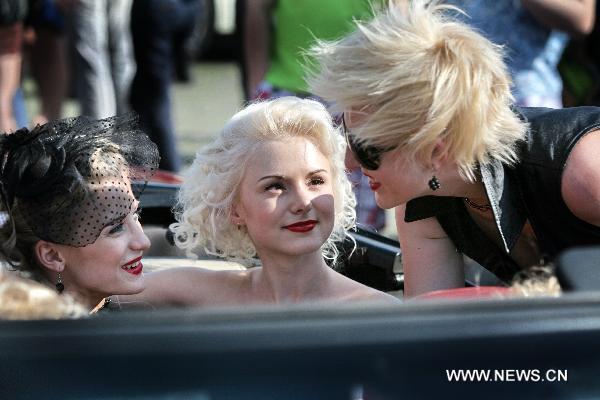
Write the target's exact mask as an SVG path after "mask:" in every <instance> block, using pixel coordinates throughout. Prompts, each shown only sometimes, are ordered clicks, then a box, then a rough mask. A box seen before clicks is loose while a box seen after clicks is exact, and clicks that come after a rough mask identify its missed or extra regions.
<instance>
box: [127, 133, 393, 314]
mask: <svg viewBox="0 0 600 400" xmlns="http://www.w3.org/2000/svg"><path fill="white" fill-rule="evenodd" d="M245 171H246V172H245V174H244V177H243V179H242V182H241V184H240V189H239V195H238V200H237V201H236V202H235V204H234V205H233V210H232V216H231V223H232V224H235V225H238V226H240V227H242V229H247V231H248V233H249V235H250V237H251V239H252V241H253V243H254V245H255V246H256V249H257V252H258V254H259V256H260V260H261V263H262V267H257V268H251V269H249V270H245V271H209V270H204V269H201V268H176V269H171V270H166V271H160V272H155V273H151V274H147V275H146V289H145V290H144V291H143V292H142V293H141V294H139V295H135V296H119V301H121V302H146V303H149V304H153V305H171V306H214V305H247V304H287V303H299V302H338V303H341V302H345V301H358V300H362V301H387V302H397V301H398V300H397V299H396V298H394V297H392V296H390V295H388V294H385V293H383V292H379V291H377V290H374V289H372V288H369V287H367V286H364V285H362V284H360V283H358V282H355V281H353V280H351V279H349V278H347V277H345V276H343V275H341V274H340V273H338V272H336V271H334V270H333V269H331V268H330V267H328V266H327V264H326V263H325V261H324V259H323V255H322V253H321V246H322V245H323V243H324V242H325V240H326V239H327V238H328V237H329V235H330V233H331V229H332V228H333V218H334V216H333V187H332V183H331V179H332V178H331V172H330V164H329V161H328V160H327V158H326V157H325V156H324V155H323V154H322V153H321V152H320V151H319V150H318V148H317V147H316V146H315V145H314V144H313V143H312V142H310V141H309V140H308V139H306V138H302V137H295V138H287V139H284V140H278V141H269V142H267V143H266V144H264V145H262V146H261V147H260V148H259V150H258V152H257V153H256V154H255V155H254V156H253V157H252V158H251V160H250V162H249V163H248V165H247V166H246V168H245ZM301 221H316V223H315V224H314V228H313V229H311V230H310V231H308V232H293V231H290V230H289V229H287V228H285V226H289V225H290V224H294V223H297V222H301Z"/></svg>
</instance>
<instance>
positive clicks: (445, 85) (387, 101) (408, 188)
mask: <svg viewBox="0 0 600 400" xmlns="http://www.w3.org/2000/svg"><path fill="white" fill-rule="evenodd" d="M398 3H400V2H398ZM452 10H453V12H454V11H456V10H455V9H452ZM448 11H450V10H449V7H447V6H443V5H440V4H438V3H437V2H426V1H419V0H415V1H411V2H410V3H409V5H408V7H406V8H404V9H401V8H400V7H397V6H394V5H393V4H392V5H390V7H389V8H388V9H387V10H386V11H384V12H382V13H381V14H380V15H378V16H376V17H375V19H374V20H373V21H371V22H369V23H364V24H363V23H359V24H358V29H357V31H355V33H353V34H351V35H350V36H348V37H346V38H344V39H341V40H339V41H337V42H331V43H325V42H322V43H320V44H319V45H318V46H317V47H316V48H314V49H313V53H314V55H315V56H316V58H317V60H318V62H319V70H318V72H317V73H316V74H314V76H313V77H312V78H311V86H312V90H313V92H314V93H315V94H316V95H318V96H321V97H323V98H324V99H325V100H327V101H331V102H333V103H334V104H335V105H336V107H337V108H338V110H339V111H341V112H343V113H344V114H343V115H344V122H345V126H346V130H347V132H346V134H347V138H348V141H349V143H350V146H351V148H352V150H353V152H354V155H355V157H356V158H357V159H358V161H359V162H360V163H361V165H362V170H363V173H364V174H365V175H367V176H368V177H369V179H370V184H371V189H372V190H373V191H374V192H375V196H376V199H377V202H378V204H379V205H380V206H381V207H383V208H393V207H396V220H397V229H398V235H399V238H400V244H401V247H402V250H403V261H404V272H405V294H406V295H407V296H415V295H419V294H421V293H424V292H428V291H433V290H439V289H446V288H453V287H460V286H463V284H464V272H463V257H462V255H463V254H466V255H468V256H470V257H471V258H473V259H475V260H476V261H478V262H479V263H480V264H482V265H484V266H485V267H486V268H488V269H490V270H491V271H492V272H494V273H495V274H496V275H498V276H499V277H500V278H502V279H504V280H505V281H507V282H510V279H511V278H512V276H513V275H514V274H515V273H516V272H517V271H519V270H521V269H522V268H525V267H528V266H531V265H534V264H536V263H538V262H539V260H540V259H541V258H550V259H551V258H553V257H554V256H555V255H556V254H557V253H558V252H560V251H561V250H563V249H565V248H568V247H571V246H577V245H585V244H599V243H600V168H598V162H597V154H596V153H597V152H598V149H600V133H598V130H597V129H598V127H599V126H600V109H598V108H592V107H585V108H574V109H565V110H552V109H539V108H538V109H532V108H521V109H518V108H515V107H514V106H513V98H512V96H511V92H510V87H511V80H510V77H509V75H508V73H507V69H506V66H505V64H504V61H503V54H502V48H500V47H499V46H496V45H494V44H493V43H491V42H489V41H488V40H486V39H485V38H484V37H483V36H481V35H480V34H479V33H477V32H475V31H474V30H473V29H471V28H469V27H468V26H466V25H464V24H462V23H460V22H457V21H456V20H453V19H452V17H450V16H449V15H450V14H451V13H449V12H448Z"/></svg>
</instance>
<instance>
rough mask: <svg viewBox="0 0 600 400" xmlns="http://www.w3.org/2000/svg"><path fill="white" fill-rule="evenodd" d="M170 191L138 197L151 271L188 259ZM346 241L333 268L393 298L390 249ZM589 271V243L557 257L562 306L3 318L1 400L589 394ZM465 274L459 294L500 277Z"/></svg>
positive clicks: (503, 303) (594, 334)
mask: <svg viewBox="0 0 600 400" xmlns="http://www.w3.org/2000/svg"><path fill="white" fill-rule="evenodd" d="M176 190H177V185H176V184H166V183H154V184H150V185H149V186H148V188H147V189H146V192H145V194H144V196H143V197H142V206H143V208H144V211H143V220H144V223H145V224H146V226H145V228H146V229H147V230H148V231H149V232H150V231H151V236H152V240H153V247H154V250H153V253H152V254H151V255H150V257H149V261H148V263H151V264H153V267H154V268H168V267H169V266H170V265H190V260H187V259H183V258H182V257H183V256H182V255H181V253H178V251H177V250H176V249H175V248H173V247H172V246H171V245H170V244H169V236H168V233H167V232H168V231H167V229H166V227H167V226H168V224H169V223H170V222H171V218H172V217H171V212H170V208H171V206H172V204H173V201H174V199H175V194H176ZM355 238H356V240H357V242H358V247H359V249H358V251H356V252H355V254H354V255H353V256H352V257H350V258H349V259H348V260H346V262H345V264H344V266H343V268H344V273H346V274H348V275H349V276H352V277H354V278H355V279H357V280H360V281H362V282H365V283H367V284H369V285H371V286H373V287H377V288H379V289H382V290H386V291H390V292H394V293H396V294H401V290H402V283H403V276H402V263H401V258H402V257H401V251H400V249H399V247H398V243H397V242H395V241H393V240H390V239H386V238H383V237H380V236H378V235H376V234H372V233H367V232H362V231H358V232H356V233H355ZM207 261H211V262H214V263H216V264H218V263H219V261H217V260H207ZM223 265H224V267H230V266H226V265H225V264H223ZM599 266H600V251H599V250H598V249H594V248H588V249H577V250H573V251H570V252H569V253H566V254H565V255H563V256H562V257H561V258H560V260H559V266H558V272H559V277H560V279H561V283H562V285H563V288H565V293H564V295H563V296H561V297H560V298H536V299H525V298H519V299H517V298H512V299H506V298H503V299H500V298H485V299H474V298H464V297H462V298H459V297H455V298H452V299H448V298H445V299H440V298H436V299H431V300H428V301H407V302H405V303H404V304H400V305H387V306H383V305H379V306H375V305H367V304H365V305H360V306H357V305H343V306H315V305H298V306H285V307H283V306H270V307H242V308H221V309H210V310H191V309H188V310H180V309H177V310H175V309H174V310H154V311H153V310H140V311H129V310H128V311H124V312H116V313H106V314H105V315H99V316H97V317H94V318H89V319H82V320H62V321H51V320H42V321H2V322H0V354H1V356H0V357H1V358H0V360H1V362H0V399H54V398H56V399H175V400H178V399H202V400H204V399H327V400H333V399H399V398H406V399H413V398H419V399H420V398H492V399H495V398H498V399H505V398H544V399H545V398H558V399H561V398H572V399H587V398H590V399H592V398H599V397H600V382H599V380H598V376H600V292H599V291H598V289H599V288H600V279H599V277H600V274H597V273H595V272H596V271H595V269H597V268H598V267H599ZM231 267H234V266H231ZM467 275H468V279H467V282H466V285H467V286H472V285H493V284H495V283H497V281H496V280H495V277H494V276H493V275H491V274H490V273H487V272H486V271H483V270H481V268H476V267H474V268H473V269H472V270H470V271H469V273H468V274H467Z"/></svg>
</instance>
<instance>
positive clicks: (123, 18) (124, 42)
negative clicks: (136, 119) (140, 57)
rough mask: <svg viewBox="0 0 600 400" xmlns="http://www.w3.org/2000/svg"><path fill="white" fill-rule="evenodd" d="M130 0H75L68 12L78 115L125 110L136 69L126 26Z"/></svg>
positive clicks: (96, 114) (102, 114) (100, 115)
mask: <svg viewBox="0 0 600 400" xmlns="http://www.w3.org/2000/svg"><path fill="white" fill-rule="evenodd" d="M131 3H132V0H78V2H77V4H76V5H75V7H74V8H73V10H72V13H71V17H72V20H71V24H72V29H71V33H72V41H73V43H72V45H73V48H74V58H75V59H74V66H75V74H74V78H75V82H74V83H75V88H76V94H77V99H78V101H79V104H80V106H81V112H80V113H81V114H82V115H87V116H89V117H92V118H97V119H99V118H106V117H110V116H113V115H116V114H123V113H125V112H127V111H128V109H129V104H128V101H127V96H128V94H129V86H130V85H131V79H132V78H133V74H134V71H135V65H134V62H133V50H132V47H131V34H130V28H129V22H130V16H131Z"/></svg>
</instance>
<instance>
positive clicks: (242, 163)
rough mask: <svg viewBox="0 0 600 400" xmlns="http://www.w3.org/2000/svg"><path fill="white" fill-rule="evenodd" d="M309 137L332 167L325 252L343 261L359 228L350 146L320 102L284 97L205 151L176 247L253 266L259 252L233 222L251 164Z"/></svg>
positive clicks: (189, 187)
mask: <svg viewBox="0 0 600 400" xmlns="http://www.w3.org/2000/svg"><path fill="white" fill-rule="evenodd" d="M290 137H305V138H307V139H309V140H310V141H311V142H312V143H314V144H315V146H316V147H317V148H318V149H319V150H320V151H321V152H322V153H323V155H324V156H325V157H326V158H327V159H328V160H329V162H330V164H331V171H330V173H331V177H332V181H333V182H332V186H333V191H334V197H335V198H334V208H335V220H334V227H333V231H332V233H331V235H330V237H329V239H328V240H327V241H326V242H325V243H324V245H323V247H322V251H323V256H324V257H325V258H327V259H331V260H334V261H335V259H336V258H337V256H338V250H337V248H336V246H335V243H336V242H339V241H342V240H343V239H344V238H345V237H346V231H347V230H348V229H350V228H352V227H354V225H355V220H356V212H355V211H354V206H355V205H356V201H355V198H354V194H353V193H352V187H351V184H350V182H349V180H348V178H347V176H346V174H345V171H344V154H345V142H344V140H343V137H342V135H341V134H340V132H338V130H337V129H336V128H335V127H334V126H333V124H332V119H331V116H330V114H329V113H328V112H327V110H326V109H325V107H324V106H323V105H322V104H321V103H319V102H317V101H314V100H307V99H299V98H296V97H283V98H279V99H275V100H270V101H265V102H257V103H253V104H250V105H249V106H247V107H246V108H245V109H243V110H242V111H240V112H238V113H237V114H236V115H234V116H233V118H231V120H230V121H229V122H228V123H227V124H226V125H225V127H224V128H223V130H222V131H221V132H220V134H219V135H218V136H217V138H216V139H215V140H214V142H213V143H212V144H210V145H208V146H206V147H204V148H203V149H201V150H200V151H199V152H198V153H197V155H196V159H195V160H194V162H193V164H192V166H191V167H190V168H189V170H188V171H187V173H186V175H185V180H184V183H183V185H182V187H181V191H180V193H179V201H178V204H177V206H176V209H175V215H176V218H177V221H179V222H177V223H174V224H172V225H171V226H170V229H171V230H172V231H173V232H174V238H175V243H176V244H177V246H179V247H180V248H183V249H186V250H187V253H188V255H189V256H192V257H193V256H194V255H193V253H192V250H194V249H196V248H198V247H201V248H203V249H204V251H206V252H207V253H208V254H212V255H217V256H220V257H224V258H230V259H236V260H238V261H242V262H243V261H244V260H246V261H248V260H249V259H251V258H252V257H254V256H256V248H255V246H254V244H253V243H252V240H251V238H250V236H249V235H248V233H247V230H246V229H244V228H243V227H242V229H239V228H238V226H237V225H234V224H233V223H232V221H231V211H232V207H233V205H234V204H235V202H236V201H237V199H238V195H239V193H238V189H239V187H240V184H241V182H242V179H243V177H244V170H245V169H246V165H247V163H248V161H249V160H250V159H251V157H252V156H253V154H255V152H256V150H257V149H258V148H259V147H260V146H261V145H262V144H263V143H266V142H268V141H275V140H284V139H286V138H290Z"/></svg>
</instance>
